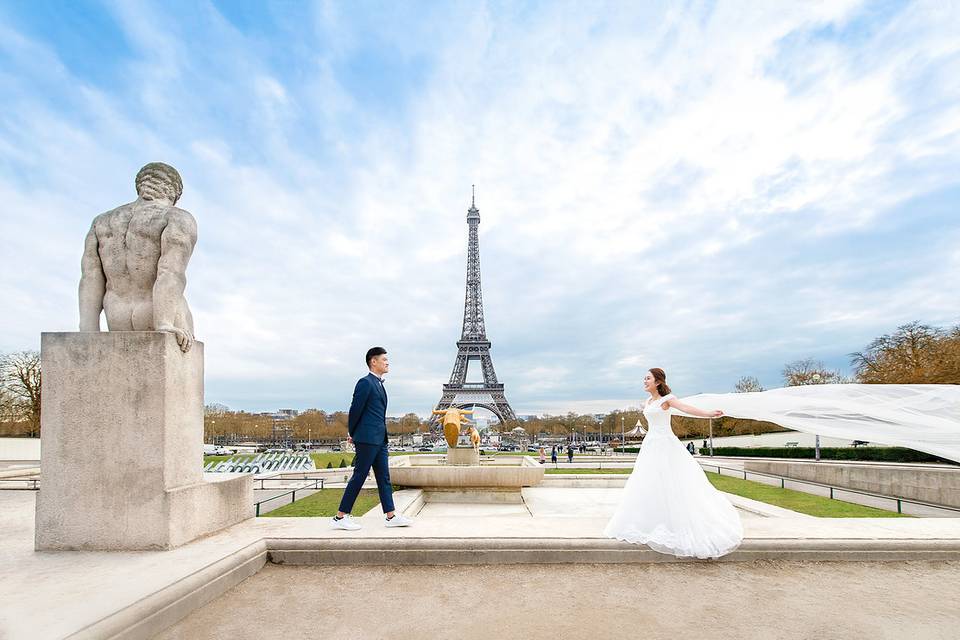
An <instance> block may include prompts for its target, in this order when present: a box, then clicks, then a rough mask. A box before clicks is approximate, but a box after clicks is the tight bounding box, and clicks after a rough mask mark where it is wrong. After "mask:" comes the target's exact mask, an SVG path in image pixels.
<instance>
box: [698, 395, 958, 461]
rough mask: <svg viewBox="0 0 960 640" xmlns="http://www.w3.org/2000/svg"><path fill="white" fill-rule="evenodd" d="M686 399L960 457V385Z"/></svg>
mask: <svg viewBox="0 0 960 640" xmlns="http://www.w3.org/2000/svg"><path fill="white" fill-rule="evenodd" d="M683 402H686V403H689V404H692V405H693V406H696V407H701V408H709V409H721V410H722V411H723V412H724V413H725V414H726V415H728V416H733V417H736V418H751V419H754V420H765V421H767V422H773V423H774V424H778V425H780V426H783V427H787V428H788V429H793V430H795V431H803V432H806V433H816V434H819V435H822V436H830V437H834V438H849V439H851V440H866V441H868V442H879V443H882V444H887V445H893V446H898V447H907V448H909V449H915V450H917V451H924V452H926V453H930V454H933V455H936V456H940V457H942V458H947V459H949V460H954V461H956V462H960V385H955V384H821V385H808V386H799V387H786V388H783V389H771V390H770V391H758V392H752V393H723V394H711V393H704V394H699V395H695V396H690V397H687V398H683Z"/></svg>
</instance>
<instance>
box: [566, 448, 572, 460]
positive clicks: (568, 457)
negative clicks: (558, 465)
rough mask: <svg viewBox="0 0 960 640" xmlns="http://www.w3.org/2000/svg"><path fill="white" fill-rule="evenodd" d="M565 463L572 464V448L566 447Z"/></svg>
mask: <svg viewBox="0 0 960 640" xmlns="http://www.w3.org/2000/svg"><path fill="white" fill-rule="evenodd" d="M567 462H569V463H570V464H573V447H567Z"/></svg>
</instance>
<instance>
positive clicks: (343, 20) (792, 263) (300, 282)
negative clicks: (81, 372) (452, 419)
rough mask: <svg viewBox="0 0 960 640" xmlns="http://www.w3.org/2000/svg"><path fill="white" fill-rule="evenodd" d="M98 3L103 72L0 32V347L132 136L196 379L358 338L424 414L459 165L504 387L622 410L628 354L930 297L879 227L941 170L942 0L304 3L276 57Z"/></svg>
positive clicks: (319, 359) (331, 349)
mask: <svg viewBox="0 0 960 640" xmlns="http://www.w3.org/2000/svg"><path fill="white" fill-rule="evenodd" d="M635 10H636V11H637V13H634V11H635ZM114 11H115V15H116V17H117V19H118V22H119V23H120V25H121V27H122V29H123V30H124V34H125V37H126V38H127V39H128V41H129V42H130V46H131V48H132V50H133V54H132V57H131V58H130V59H129V60H125V61H124V63H123V64H122V66H121V69H122V73H121V82H120V84H119V85H117V86H101V85H97V84H94V83H91V82H87V81H85V80H84V79H82V78H79V77H77V76H75V75H72V74H71V72H70V71H69V70H68V68H67V67H66V66H65V65H64V64H62V63H61V62H60V61H59V58H58V55H57V53H56V52H55V48H54V46H53V44H51V43H45V42H37V41H32V40H30V39H29V38H27V37H25V36H23V35H21V34H18V33H16V32H10V31H7V32H5V34H4V35H5V36H6V37H5V43H6V44H5V45H3V46H4V47H5V50H6V51H7V52H8V53H7V57H8V58H9V59H10V60H13V61H14V62H15V66H14V67H13V68H14V69H15V75H13V76H9V77H6V79H4V80H2V81H0V82H2V84H0V88H3V89H4V90H5V91H6V90H9V92H10V94H11V96H12V100H11V101H10V106H9V108H8V113H7V124H6V125H5V126H3V128H2V129H0V131H3V132H5V133H8V134H15V135H0V163H2V164H0V166H2V167H3V172H2V173H0V198H2V201H3V202H4V203H5V209H6V210H5V212H4V214H3V216H2V218H0V232H2V233H3V237H4V238H5V240H4V254H5V257H7V259H8V261H11V262H14V263H21V262H27V261H30V262H32V263H35V264H36V265H37V269H36V270H35V271H34V272H31V273H29V274H22V273H16V274H14V273H11V272H9V271H8V272H6V273H4V274H3V275H0V295H2V296H3V298H2V299H4V300H5V301H12V302H13V303H14V305H15V306H14V308H16V309H17V310H18V311H17V313H16V314H15V315H8V316H7V318H6V319H5V321H4V331H3V334H2V338H0V347H2V348H8V349H14V348H22V347H25V346H30V344H33V343H35V342H36V334H37V333H38V332H39V331H40V330H63V329H70V328H71V327H72V326H74V324H75V317H76V311H75V300H74V299H75V286H76V282H75V280H76V276H77V262H78V260H79V248H80V243H81V242H82V237H83V235H82V234H83V232H84V231H85V229H86V226H87V225H88V224H89V220H90V219H91V218H92V217H93V215H95V214H96V213H98V212H100V211H102V210H105V209H107V208H109V207H112V206H115V205H117V204H120V203H121V202H123V201H126V200H129V199H132V197H133V193H132V178H133V174H134V173H135V171H136V169H137V168H138V167H139V166H140V165H141V164H143V163H145V162H147V161H150V160H155V159H159V160H164V161H167V162H170V163H171V164H174V165H175V166H177V167H178V168H179V169H180V170H181V172H182V174H183V176H184V182H185V192H184V197H183V201H182V206H184V207H185V208H187V209H189V210H190V211H192V212H193V213H194V214H195V216H196V217H197V219H198V221H199V224H200V244H199V246H198V250H197V253H196V255H195V257H194V260H193V262H192V263H191V266H190V270H189V272H188V277H189V281H190V283H189V287H188V296H189V299H190V301H191V305H192V306H193V308H194V312H195V316H196V318H197V327H198V334H199V337H200V338H201V339H202V340H204V341H205V342H206V345H207V350H206V354H207V375H208V395H210V394H216V395H215V396H211V397H210V398H209V399H210V400H220V401H226V402H228V403H229V404H232V405H234V406H243V407H248V408H267V407H268V406H269V403H273V404H276V403H277V402H280V401H281V400H282V401H283V403H284V404H299V405H301V406H308V405H319V406H322V407H324V408H328V409H336V408H342V407H343V406H344V404H345V403H346V402H347V401H348V399H349V391H350V389H351V388H352V378H353V377H354V376H355V375H356V374H358V373H359V371H358V369H360V368H362V365H361V366H359V367H358V366H357V365H358V363H360V362H361V359H362V353H363V352H364V351H365V349H366V348H367V347H369V346H370V345H371V344H374V343H381V344H384V345H386V346H387V347H388V349H390V351H391V354H392V356H393V363H394V373H393V375H392V380H391V392H392V393H391V398H392V401H393V403H394V404H393V405H392V406H393V407H395V408H396V410H397V412H398V413H399V412H404V411H408V410H414V411H417V412H419V413H426V412H428V411H429V410H430V409H431V408H432V406H431V405H432V404H433V403H434V402H435V401H436V400H437V399H438V398H439V392H440V385H441V383H442V382H444V381H446V379H447V378H448V376H449V370H450V368H451V366H452V364H453V357H454V354H455V346H454V342H455V340H456V339H457V337H458V335H459V329H460V323H461V314H462V301H463V279H464V278H463V276H464V273H463V272H464V252H465V244H466V225H465V224H464V214H465V210H466V208H467V206H468V204H469V201H468V198H469V188H470V185H471V184H473V183H476V184H477V199H478V205H479V207H480V209H481V215H482V223H481V227H480V229H481V251H482V263H483V266H484V274H483V277H484V287H485V290H484V298H485V304H486V311H487V328H488V332H489V334H490V337H491V339H492V340H493V341H494V350H493V356H494V362H495V364H496V367H497V372H498V374H499V376H500V378H501V380H502V381H504V382H505V383H506V384H507V396H508V398H510V399H511V401H512V402H513V403H514V404H515V407H516V408H517V410H518V412H519V413H529V412H535V411H540V410H550V411H552V412H554V413H559V412H561V411H563V410H566V409H567V408H571V409H573V408H577V407H592V408H593V409H594V410H597V411H599V410H602V409H604V408H612V406H611V405H603V403H605V402H607V403H613V402H616V403H618V404H619V405H620V406H623V405H624V404H626V403H630V402H631V401H629V400H628V399H629V398H632V397H636V396H639V395H640V393H641V389H640V379H641V378H642V373H643V370H644V369H645V368H646V367H648V366H664V367H665V368H667V369H668V371H670V372H671V382H672V383H673V385H674V387H675V388H676V389H677V390H678V391H680V392H681V393H683V392H685V391H689V392H699V391H710V390H724V389H728V388H730V387H731V386H732V384H733V382H734V381H735V380H736V379H737V378H738V377H739V376H740V375H744V374H757V375H766V376H767V377H768V378H769V377H770V375H771V373H770V372H774V374H772V375H775V372H776V371H777V370H778V369H779V367H780V366H781V365H782V364H783V363H784V362H786V361H789V360H793V359H796V358H800V357H805V356H807V355H816V356H818V357H827V356H830V357H833V358H834V359H837V358H839V359H841V360H842V359H843V357H844V356H845V354H846V353H848V352H850V351H853V350H855V349H858V348H860V347H862V346H863V345H864V344H865V343H866V342H867V341H869V339H871V338H872V337H874V336H875V335H877V334H878V333H881V332H885V331H889V330H890V329H891V328H892V327H893V326H895V325H896V324H898V323H901V322H905V321H908V320H912V319H915V318H916V319H921V320H925V321H930V322H952V321H953V320H952V318H954V317H955V315H956V314H955V312H953V308H954V307H953V305H954V301H953V299H952V297H951V295H949V294H948V293H946V292H948V291H955V290H956V284H957V282H956V280H957V276H956V275H955V274H957V273H958V270H957V269H956V260H957V259H956V256H955V254H954V253H950V252H952V251H953V249H952V247H951V242H950V236H951V235H952V236H953V237H954V239H956V236H957V234H956V232H954V231H952V229H942V230H938V229H932V230H931V229H920V230H918V231H916V232H915V233H910V227H909V224H908V223H907V222H906V220H905V217H906V216H907V215H908V212H907V211H905V210H904V209H903V207H904V206H906V205H905V203H910V202H914V201H917V200H918V199H922V198H924V197H928V196H930V195H931V194H938V193H941V194H942V193H949V190H950V189H955V188H956V187H957V186H958V185H957V180H958V178H957V175H958V173H957V169H958V164H960V162H958V158H960V154H958V152H960V110H958V108H957V106H956V105H957V104H960V101H958V98H960V95H958V94H960V90H958V88H957V86H956V84H955V83H950V82H945V81H944V80H945V79H946V78H952V77H956V71H958V70H960V60H958V46H960V45H958V41H957V40H956V38H955V37H952V35H951V34H955V33H957V31H958V27H960V23H958V16H957V15H956V12H950V11H943V10H941V9H938V8H937V7H935V6H926V5H922V4H918V5H911V6H908V7H906V8H904V9H903V10H902V11H900V12H899V13H896V14H895V15H891V16H879V17H878V16H873V15H872V14H870V7H869V6H861V5H860V4H859V3H840V2H828V3H820V4H811V3H802V4H794V5H784V4H783V3H779V4H777V5H772V4H771V5H769V6H765V5H752V6H750V7H749V10H747V9H744V8H742V7H741V8H737V7H734V6H733V5H732V4H726V3H724V4H720V5H718V6H716V7H714V8H712V9H700V8H690V9H685V10H680V9H678V8H669V9H666V10H662V11H661V10H659V9H656V10H655V9H653V8H651V7H643V8H639V9H635V8H634V7H630V6H627V5H619V6H613V7H608V10H607V11H605V12H599V11H595V10H592V9H591V8H589V7H585V6H583V7H582V6H579V5H576V4H568V5H561V4H550V5H547V6H545V7H541V8H540V9H538V10H537V12H536V15H534V16H532V17H531V16H524V15H521V12H519V11H517V12H516V13H513V12H512V10H511V9H510V8H503V9H501V10H497V11H493V10H491V9H489V8H477V9H473V8H470V9H469V10H468V11H466V12H465V13H464V14H463V15H456V14H455V12H454V11H453V10H451V9H442V10H438V11H444V12H445V15H443V16H440V17H439V18H438V17H437V16H433V18H434V21H433V22H431V20H430V18H431V17H430V16H421V17H418V25H417V27H416V29H415V30H414V31H413V32H412V33H413V35H412V36H410V37H408V38H405V37H404V36H403V35H402V34H403V33H404V30H403V29H394V28H392V27H393V25H392V24H387V23H388V22H389V21H390V20H400V19H403V16H398V15H392V16H389V17H388V18H385V19H384V21H383V22H377V21H376V20H375V19H374V18H372V17H365V18H362V19H360V18H357V16H351V15H348V14H346V13H339V12H338V11H337V7H336V5H333V4H324V5H321V6H319V7H318V10H317V11H316V12H315V15H314V20H313V21H312V23H306V24H305V25H303V28H302V29H298V30H296V31H295V32H291V33H288V34H286V37H285V39H284V42H283V43H281V44H280V45H277V46H285V47H288V48H289V50H290V51H291V52H296V53H297V54H298V56H299V55H300V54H301V53H302V52H309V53H308V54H306V55H303V56H302V57H296V58H295V57H294V56H293V55H291V56H290V57H289V58H284V57H283V55H282V54H281V55H280V56H279V58H278V57H277V56H276V55H274V54H275V52H273V51H271V50H270V46H269V45H265V44H264V43H263V42H261V41H260V40H259V39H258V38H254V37H253V36H251V35H248V34H245V33H243V32H242V31H241V30H238V29H236V28H234V27H233V26H232V25H230V24H229V23H228V22H227V21H225V20H223V19H221V18H219V17H218V16H217V15H216V14H215V12H213V11H212V9H211V8H209V7H208V8H206V9H205V10H204V11H198V14H197V16H195V20H196V21H197V23H198V24H199V25H200V26H199V27H196V28H194V29H200V30H206V32H205V33H203V34H202V35H203V37H198V35H200V34H198V32H197V31H196V30H191V26H190V23H189V22H187V23H185V22H183V21H180V20H176V19H174V17H173V16H171V15H168V14H166V13H165V12H162V11H160V10H159V7H154V8H152V9H144V8H142V7H138V8H134V7H132V6H130V5H126V4H124V3H120V4H118V5H116V7H115V9H114ZM421 18H422V19H421ZM358 20H359V24H358V22H357V21H358ZM453 24H455V25H456V28H455V29H453V28H451V25H453ZM844 34H848V35H844ZM275 44H276V43H275ZM376 46H381V47H383V50H384V51H387V52H389V54H390V55H392V56H394V57H396V58H397V59H398V60H399V61H401V62H403V63H404V64H407V63H409V64H414V63H415V61H416V60H420V59H421V58H424V59H425V62H423V69H421V72H422V77H419V79H418V80H417V82H418V83H419V84H417V85H416V86H414V85H413V82H414V80H413V77H412V76H411V77H410V78H404V79H405V80H407V82H408V83H409V84H408V85H407V86H406V87H404V86H403V83H402V82H401V89H400V91H401V95H400V96H399V97H396V98H393V99H390V98H388V97H386V96H381V99H382V100H383V104H379V103H376V101H377V99H378V98H377V97H376V96H377V92H378V91H380V92H381V93H382V92H384V91H386V89H385V87H386V86H387V84H388V83H389V82H391V81H392V80H395V79H394V78H383V79H382V83H383V84H382V86H381V85H378V84H377V82H380V81H379V80H377V79H373V78H371V79H369V80H368V82H370V83H372V84H373V95H374V96H375V97H374V98H364V97H361V96H359V95H357V94H355V93H354V90H353V89H350V88H348V87H347V84H346V81H345V80H344V71H343V68H344V65H345V64H346V62H347V61H349V60H351V56H356V55H359V52H362V51H366V50H368V49H369V48H370V47H376ZM278 59H279V60H281V61H280V62H278ZM33 60H43V61H45V62H43V64H42V65H41V66H37V65H36V64H35V63H34V62H32V61H33ZM284 63H286V64H287V65H288V66H290V67H295V70H293V71H292V70H291V69H288V68H286V66H285V64H284ZM48 86H54V87H56V88H57V90H58V93H59V94H62V95H64V96H69V101H68V102H66V103H65V105H64V103H61V102H59V97H58V96H57V95H54V96H53V97H51V96H50V95H48V94H47V93H45V91H44V90H43V87H48ZM75 89H76V90H75ZM404 90H406V93H403V91H404ZM55 93H56V92H55ZM371 101H372V102H371ZM22 175H29V176H30V178H31V179H30V180H26V181H25V180H22V179H19V177H20V176H22ZM954 193H955V192H954ZM927 208H929V207H927ZM929 219H930V220H931V221H932V222H931V224H933V225H942V224H943V222H942V221H943V219H944V218H942V217H932V218H929ZM891 229H893V230H902V231H904V232H906V233H909V234H910V235H908V236H907V237H903V238H901V239H899V240H897V239H890V238H889V237H888V236H890V235H891V233H890V231H889V230H891ZM938 231H939V232H938ZM931 242H934V244H933V245H932V246H931V244H930V243H931ZM863 246H869V247H870V251H889V252H890V254H891V255H892V256H895V257H896V259H897V260H904V261H905V262H903V264H901V265H899V268H897V269H890V268H889V267H887V266H884V265H883V264H882V261H881V260H879V258H878V257H877V256H873V255H868V254H865V253H864V252H863V251H862V250H861V247H863ZM763 382H764V383H765V384H767V385H768V386H770V385H774V384H776V383H777V380H776V379H775V378H773V379H764V380H763ZM618 398H620V399H621V400H617V399H618ZM632 404H637V402H635V401H633V402H632ZM601 405H603V406H601Z"/></svg>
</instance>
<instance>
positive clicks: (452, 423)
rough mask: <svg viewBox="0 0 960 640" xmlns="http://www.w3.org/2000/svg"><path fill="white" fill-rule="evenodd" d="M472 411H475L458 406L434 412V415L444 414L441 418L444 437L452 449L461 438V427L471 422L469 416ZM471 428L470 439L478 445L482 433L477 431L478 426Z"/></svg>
mask: <svg viewBox="0 0 960 640" xmlns="http://www.w3.org/2000/svg"><path fill="white" fill-rule="evenodd" d="M472 413H473V411H463V410H462V409H457V408H456V407H450V408H449V409H443V410H442V411H441V410H435V411H434V412H433V414H434V415H437V416H443V417H442V418H441V419H440V422H441V423H442V424H443V437H444V438H445V439H446V441H447V446H448V447H450V448H451V449H452V448H454V447H456V446H457V440H458V439H459V438H460V428H461V427H462V426H463V425H465V424H471V423H470V420H469V419H467V416H468V415H470V414H472ZM470 429H471V431H470V440H471V441H473V442H474V447H477V446H479V444H480V434H479V433H477V430H476V428H474V427H470ZM474 433H476V437H474V435H473V434H474Z"/></svg>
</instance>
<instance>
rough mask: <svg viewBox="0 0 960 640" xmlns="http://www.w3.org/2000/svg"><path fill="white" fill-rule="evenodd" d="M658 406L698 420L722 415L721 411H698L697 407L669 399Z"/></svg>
mask: <svg viewBox="0 0 960 640" xmlns="http://www.w3.org/2000/svg"><path fill="white" fill-rule="evenodd" d="M664 405H666V406H664ZM660 406H661V407H662V408H666V407H671V408H673V409H676V410H677V411H682V412H683V413H689V414H690V415H692V416H697V417H698V418H719V417H720V416H722V415H723V411H720V410H719V409H717V410H715V411H707V410H704V409H698V408H697V407H694V406H693V405H689V404H686V403H684V402H680V401H679V400H677V399H676V398H670V399H669V400H667V401H666V402H664V403H662V404H661V405H660Z"/></svg>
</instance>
